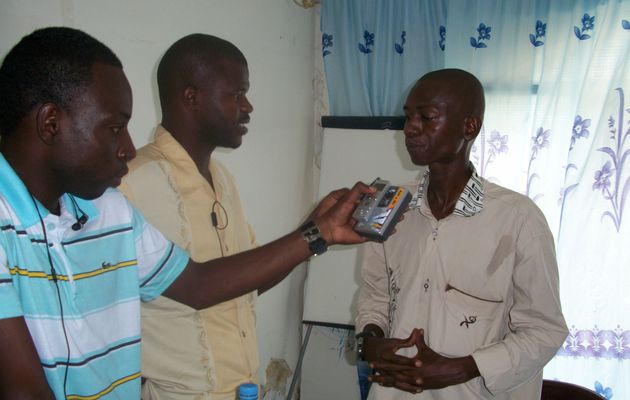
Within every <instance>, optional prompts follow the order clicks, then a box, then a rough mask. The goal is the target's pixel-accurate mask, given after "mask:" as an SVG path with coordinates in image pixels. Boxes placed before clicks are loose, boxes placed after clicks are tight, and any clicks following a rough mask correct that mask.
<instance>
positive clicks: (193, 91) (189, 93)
mask: <svg viewBox="0 0 630 400" xmlns="http://www.w3.org/2000/svg"><path fill="white" fill-rule="evenodd" d="M183 95H184V104H185V105H186V107H195V106H196V105H197V88H195V87H194V86H190V85H188V86H186V88H185V89H184V92H183Z"/></svg>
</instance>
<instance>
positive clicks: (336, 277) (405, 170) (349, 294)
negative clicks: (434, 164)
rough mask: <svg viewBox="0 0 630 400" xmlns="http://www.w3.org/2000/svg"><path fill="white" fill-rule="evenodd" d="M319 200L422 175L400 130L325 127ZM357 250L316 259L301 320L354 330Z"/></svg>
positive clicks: (339, 250) (338, 251) (333, 251)
mask: <svg viewBox="0 0 630 400" xmlns="http://www.w3.org/2000/svg"><path fill="white" fill-rule="evenodd" d="M322 141H323V143H322V156H321V175H320V182H319V192H318V195H319V198H322V197H323V196H325V195H326V194H328V193H329V192H330V191H332V190H334V189H338V188H340V187H351V186H352V185H353V184H354V183H355V182H356V181H359V180H360V181H363V182H365V183H368V184H369V183H371V182H372V181H373V180H374V179H375V178H377V177H380V178H382V179H387V180H389V181H391V182H393V183H396V184H400V183H406V182H410V181H413V180H415V179H418V178H419V176H420V174H421V173H422V172H423V171H424V169H423V168H422V167H418V166H416V165H413V164H412V163H411V160H410V159H409V155H408V154H407V149H406V148H405V140H404V135H403V133H402V131H392V130H365V129H338V128H325V129H324V132H323V138H322ZM358 247H359V246H334V247H331V248H330V249H329V250H328V252H327V253H325V254H322V255H321V256H319V257H313V258H311V260H310V261H309V268H308V272H307V277H306V283H305V288H304V315H303V320H305V321H314V322H320V323H332V324H341V325H354V318H355V316H356V299H357V296H358V288H359V282H360V260H359V257H358Z"/></svg>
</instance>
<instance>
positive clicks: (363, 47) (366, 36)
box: [359, 31, 374, 54]
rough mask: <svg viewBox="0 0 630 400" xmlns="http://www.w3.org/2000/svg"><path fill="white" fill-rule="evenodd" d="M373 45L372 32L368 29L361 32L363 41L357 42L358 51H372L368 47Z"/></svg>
mask: <svg viewBox="0 0 630 400" xmlns="http://www.w3.org/2000/svg"><path fill="white" fill-rule="evenodd" d="M372 46H374V34H373V33H370V32H368V31H364V32H363V43H359V51H360V52H361V53H363V54H369V53H371V52H372V49H371V48H370V47H372Z"/></svg>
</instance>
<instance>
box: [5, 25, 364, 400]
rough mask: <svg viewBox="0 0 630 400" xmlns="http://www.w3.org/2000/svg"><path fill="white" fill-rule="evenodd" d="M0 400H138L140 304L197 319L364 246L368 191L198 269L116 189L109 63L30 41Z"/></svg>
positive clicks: (10, 62)
mask: <svg viewBox="0 0 630 400" xmlns="http://www.w3.org/2000/svg"><path fill="white" fill-rule="evenodd" d="M0 93H1V94H2V95H1V96H0V110H1V112H0V133H1V134H2V140H1V142H0V153H1V154H0V175H1V176H2V179H1V180H0V304H1V307H0V398H9V399H52V398H67V399H98V398H108V399H124V400H128V399H138V398H139V397H140V301H151V300H152V299H154V298H156V297H158V296H160V295H163V296H166V297H169V298H171V299H173V300H176V301H179V302H181V303H184V304H186V305H188V306H190V307H193V308H195V309H201V308H206V307H209V306H212V305H214V304H217V303H220V302H222V301H225V300H227V299H230V298H234V297H237V296H240V295H242V294H244V293H248V292H251V291H252V290H255V289H256V288H258V287H260V286H261V285H263V284H264V283H265V282H270V281H275V280H277V279H279V278H280V277H283V276H284V275H285V274H286V273H288V271H290V270H291V269H292V268H293V267H294V266H295V265H296V264H299V263H300V262H302V261H304V260H306V259H307V258H308V257H310V256H312V255H313V254H320V253H321V252H323V251H325V249H326V245H331V244H337V243H360V242H363V241H365V239H363V238H362V237H360V236H358V235H357V234H356V233H355V232H354V231H353V230H352V225H353V224H352V220H351V218H350V215H351V214H352V211H353V210H354V208H355V205H356V204H357V201H358V199H359V197H360V196H361V194H363V193H367V192H369V191H370V190H371V189H369V188H368V187H367V186H365V185H363V184H361V183H357V184H356V185H355V187H354V188H353V189H352V190H348V189H341V190H339V191H336V192H333V193H331V194H330V195H329V196H327V197H326V198H325V199H324V200H322V202H321V203H320V204H319V205H318V206H317V207H316V209H315V211H314V212H313V213H312V214H311V215H310V216H309V218H308V219H307V223H306V224H304V225H303V227H302V228H300V229H298V230H296V231H294V232H291V233H289V234H287V235H286V236H284V237H282V238H280V239H278V240H276V241H274V242H272V243H270V244H268V245H266V246H262V247H259V248H257V249H254V250H251V251H247V252H243V253H239V254H237V255H233V256H229V257H225V258H221V259H215V260H212V261H210V262H207V263H203V264H197V263H195V262H193V261H191V260H189V258H188V256H187V254H186V253H185V252H184V251H183V250H181V249H179V248H178V247H177V246H175V245H173V244H172V243H171V242H169V241H168V240H166V239H165V238H164V237H163V236H162V234H161V233H160V232H158V231H157V230H156V229H155V228H153V227H152V226H151V225H150V224H148V223H147V222H146V221H145V219H144V218H143V217H142V215H141V214H140V213H139V212H138V211H137V210H136V209H134V208H133V207H132V206H131V205H130V204H129V203H128V202H127V201H126V200H125V198H124V197H123V196H122V195H121V194H120V193H119V192H118V191H117V190H114V189H111V188H112V187H116V186H118V185H119V184H120V180H121V178H122V176H123V175H125V173H126V172H127V167H126V163H127V162H128V161H129V160H131V159H132V158H133V157H134V156H135V148H134V146H133V143H132V141H131V138H130V136H129V132H128V130H127V125H128V122H129V119H130V118H131V109H132V101H131V88H130V86H129V83H128V81H127V79H126V77H125V74H124V73H123V70H122V65H121V63H120V61H119V60H118V58H117V57H116V56H115V55H114V53H113V52H112V51H111V50H110V49H108V48H107V47H106V46H105V45H103V44H102V43H100V42H99V41H97V40H96V39H94V38H92V37H90V36H89V35H87V34H85V33H83V32H81V31H78V30H75V29H70V28H46V29H41V30H38V31H35V32H33V33H32V34H30V35H28V36H26V37H24V38H23V39H22V40H21V41H20V42H19V43H18V44H17V45H16V46H15V47H14V48H13V49H12V50H11V51H10V52H9V53H8V54H7V56H6V57H5V59H4V61H3V62H2V66H1V67H0Z"/></svg>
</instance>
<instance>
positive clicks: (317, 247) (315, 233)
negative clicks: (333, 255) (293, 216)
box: [300, 221, 328, 256]
mask: <svg viewBox="0 0 630 400" xmlns="http://www.w3.org/2000/svg"><path fill="white" fill-rule="evenodd" d="M300 232H301V233H302V237H303V238H304V240H306V243H307V244H308V249H309V250H310V251H311V253H313V255H314V256H318V255H320V254H323V253H325V252H326V250H328V243H326V240H324V238H323V237H322V235H321V232H320V231H319V228H318V227H317V225H315V223H314V222H313V221H308V222H307V223H305V224H304V225H302V226H301V227H300Z"/></svg>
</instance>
